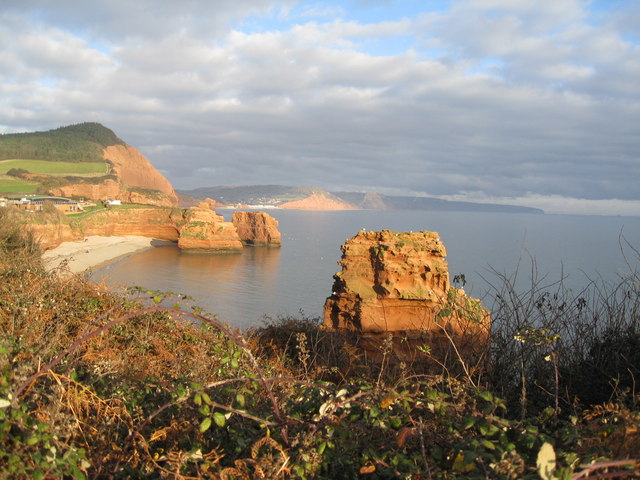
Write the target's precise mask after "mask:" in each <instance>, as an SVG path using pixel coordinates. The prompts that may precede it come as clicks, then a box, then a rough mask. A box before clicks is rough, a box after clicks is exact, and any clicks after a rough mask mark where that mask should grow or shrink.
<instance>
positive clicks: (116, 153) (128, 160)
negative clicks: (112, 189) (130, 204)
mask: <svg viewBox="0 0 640 480" xmlns="http://www.w3.org/2000/svg"><path fill="white" fill-rule="evenodd" d="M103 155H104V158H105V159H106V160H107V161H109V162H111V163H112V165H113V169H114V172H115V174H116V175H117V176H118V178H119V179H120V180H121V181H122V183H124V184H125V185H127V186H128V187H136V188H143V189H148V190H157V191H159V192H162V193H164V194H165V195H167V196H168V197H170V198H171V199H172V200H173V205H177V204H178V197H177V195H176V192H175V191H174V190H173V187H172V186H171V183H170V182H169V180H167V179H166V178H165V177H164V176H163V175H162V174H161V173H160V172H158V170H156V168H155V167H154V166H153V165H151V163H150V162H149V160H147V159H146V158H145V157H144V155H142V154H141V153H140V152H139V151H138V150H136V149H135V148H133V147H131V146H129V145H112V146H110V147H107V148H105V149H104V151H103Z"/></svg>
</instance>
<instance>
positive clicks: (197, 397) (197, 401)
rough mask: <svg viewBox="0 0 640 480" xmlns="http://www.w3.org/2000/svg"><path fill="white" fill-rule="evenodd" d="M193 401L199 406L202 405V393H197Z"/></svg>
mask: <svg viewBox="0 0 640 480" xmlns="http://www.w3.org/2000/svg"><path fill="white" fill-rule="evenodd" d="M193 403H195V404H196V405H198V406H200V405H202V395H201V394H200V392H198V393H196V394H195V395H194V396H193Z"/></svg>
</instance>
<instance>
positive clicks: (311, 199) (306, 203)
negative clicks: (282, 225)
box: [278, 193, 359, 210]
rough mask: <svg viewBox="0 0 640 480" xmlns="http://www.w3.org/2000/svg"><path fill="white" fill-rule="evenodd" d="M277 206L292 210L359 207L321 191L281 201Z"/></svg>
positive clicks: (356, 208)
mask: <svg viewBox="0 0 640 480" xmlns="http://www.w3.org/2000/svg"><path fill="white" fill-rule="evenodd" d="M278 208H288V209H293V210H359V208H358V207H356V206H354V205H351V204H349V203H345V202H343V201H341V200H338V199H335V198H329V197H327V196H326V195H323V194H321V193H314V194H312V195H310V196H308V197H307V198H303V199H302V200H296V201H294V202H286V203H283V204H281V205H279V206H278Z"/></svg>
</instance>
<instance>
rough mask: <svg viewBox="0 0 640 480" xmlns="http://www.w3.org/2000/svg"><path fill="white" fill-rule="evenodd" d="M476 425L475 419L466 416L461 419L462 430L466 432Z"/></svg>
mask: <svg viewBox="0 0 640 480" xmlns="http://www.w3.org/2000/svg"><path fill="white" fill-rule="evenodd" d="M475 423H476V419H475V418H473V417H472V416H471V415H466V416H465V417H464V418H463V419H462V429H463V430H466V429H468V428H471V427H473V425H474V424H475Z"/></svg>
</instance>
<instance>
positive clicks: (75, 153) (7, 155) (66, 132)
mask: <svg viewBox="0 0 640 480" xmlns="http://www.w3.org/2000/svg"><path fill="white" fill-rule="evenodd" d="M123 144H124V142H123V141H122V140H120V139H119V138H118V137H117V136H116V134H115V133H113V131H111V130H109V129H108V128H106V127H104V126H102V125H100V124H99V123H90V122H88V123H79V124H76V125H70V126H68V127H61V128H56V129H54V130H49V131H46V132H32V133H10V134H4V135H0V160H10V159H23V158H25V159H32V160H47V161H56V162H59V161H67V162H102V161H104V158H103V156H102V150H103V148H104V147H108V146H110V145H123Z"/></svg>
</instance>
